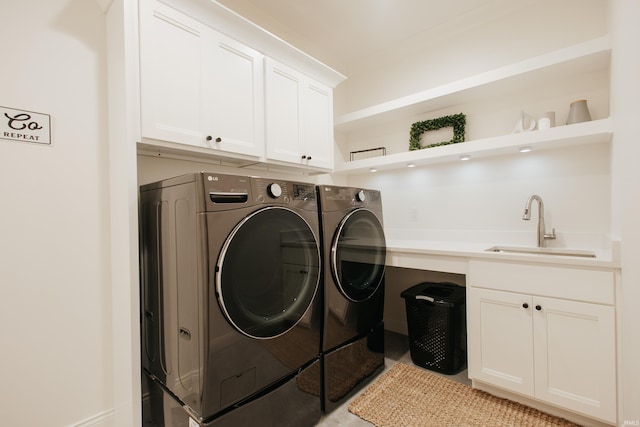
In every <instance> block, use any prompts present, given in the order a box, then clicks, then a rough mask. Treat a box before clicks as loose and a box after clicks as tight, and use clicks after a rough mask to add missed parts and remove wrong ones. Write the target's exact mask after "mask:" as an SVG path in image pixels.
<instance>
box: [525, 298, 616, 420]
mask: <svg viewBox="0 0 640 427" xmlns="http://www.w3.org/2000/svg"><path fill="white" fill-rule="evenodd" d="M534 307H535V309H534V326H535V327H534V347H535V349H536V361H535V376H536V397H538V398H539V399H541V400H545V401H547V402H549V403H552V404H554V405H559V406H562V407H565V408H568V409H572V410H575V411H578V412H581V413H583V414H586V415H590V416H593V417H596V418H599V419H601V420H605V421H608V422H611V423H615V420H616V416H615V411H616V407H615V406H616V364H615V363H616V361H615V345H616V344H615V317H614V316H615V315H614V309H613V307H611V306H605V305H599V304H591V303H582V302H576V301H567V300H560V299H550V298H542V297H535V298H534Z"/></svg>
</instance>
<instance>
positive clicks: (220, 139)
mask: <svg viewBox="0 0 640 427" xmlns="http://www.w3.org/2000/svg"><path fill="white" fill-rule="evenodd" d="M212 140H213V137H212V136H211V135H207V141H212ZM216 142H222V138H220V137H219V136H218V137H216Z"/></svg>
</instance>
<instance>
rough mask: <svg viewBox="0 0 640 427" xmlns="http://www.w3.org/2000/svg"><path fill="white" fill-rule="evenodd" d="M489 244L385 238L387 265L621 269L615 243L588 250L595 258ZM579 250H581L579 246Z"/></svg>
mask: <svg viewBox="0 0 640 427" xmlns="http://www.w3.org/2000/svg"><path fill="white" fill-rule="evenodd" d="M492 246H495V244H490V243H489V244H487V243H479V242H462V241H433V240H400V239H388V240H387V265H390V266H397V267H406V268H419V269H425V270H434V271H445V272H452V273H463V274H464V273H466V272H467V264H468V261H469V260H471V259H482V260H486V261H498V262H500V261H510V262H514V261H515V262H526V263H540V264H555V265H564V266H576V267H591V268H620V261H619V260H620V257H619V250H618V248H619V245H618V244H613V245H612V248H611V249H589V250H592V251H593V252H594V253H595V255H596V256H595V258H585V257H576V256H562V255H548V254H521V253H504V252H489V251H487V249H489V248H490V247H492ZM511 246H513V245H511ZM533 248H534V247H533ZM565 249H571V248H565ZM580 250H584V249H582V248H581V249H580Z"/></svg>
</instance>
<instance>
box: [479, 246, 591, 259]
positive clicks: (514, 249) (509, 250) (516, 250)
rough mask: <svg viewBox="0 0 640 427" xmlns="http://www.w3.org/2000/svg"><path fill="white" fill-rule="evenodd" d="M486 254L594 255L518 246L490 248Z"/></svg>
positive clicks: (582, 251)
mask: <svg viewBox="0 0 640 427" xmlns="http://www.w3.org/2000/svg"><path fill="white" fill-rule="evenodd" d="M485 251H487V252H499V253H505V254H527V255H556V256H573V257H582V258H595V257H596V254H595V252H593V251H584V250H577V249H563V248H534V247H529V248H528V247H519V246H492V247H490V248H489V249H485Z"/></svg>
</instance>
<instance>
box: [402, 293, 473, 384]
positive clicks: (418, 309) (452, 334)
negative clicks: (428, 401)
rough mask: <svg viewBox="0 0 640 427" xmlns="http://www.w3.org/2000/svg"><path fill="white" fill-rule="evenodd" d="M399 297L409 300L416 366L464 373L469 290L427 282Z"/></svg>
mask: <svg viewBox="0 0 640 427" xmlns="http://www.w3.org/2000/svg"><path fill="white" fill-rule="evenodd" d="M400 295H401V296H402V298H404V299H405V301H406V309H407V326H408V329H409V349H410V352H411V360H412V361H413V363H415V364H416V365H418V366H421V367H423V368H426V369H429V370H432V371H436V372H441V373H443V374H449V375H450V374H455V373H457V372H459V371H460V370H462V368H463V367H464V366H465V365H466V361H467V351H466V349H467V345H466V343H467V328H466V313H465V310H466V308H465V307H466V303H465V301H466V289H465V288H464V287H463V286H458V285H454V284H452V283H430V282H424V283H420V284H418V285H415V286H413V287H411V288H409V289H407V290H405V291H403V292H402V293H401V294H400Z"/></svg>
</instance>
